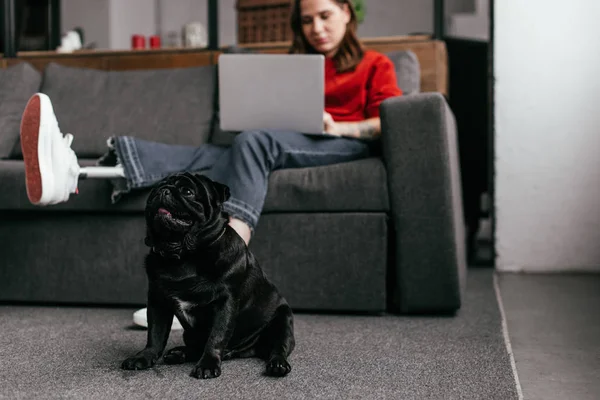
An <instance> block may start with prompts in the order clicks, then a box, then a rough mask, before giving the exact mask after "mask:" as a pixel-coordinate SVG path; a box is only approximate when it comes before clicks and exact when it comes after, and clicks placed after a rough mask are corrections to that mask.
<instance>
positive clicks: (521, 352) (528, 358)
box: [496, 274, 600, 400]
mask: <svg viewBox="0 0 600 400" xmlns="http://www.w3.org/2000/svg"><path fill="white" fill-rule="evenodd" d="M496 284H497V291H498V293H499V297H500V299H501V304H502V308H503V312H504V315H505V319H506V326H507V331H508V338H509V340H510V345H511V347H512V351H513V355H514V360H515V366H516V370H517V375H518V380H519V382H520V386H521V391H522V395H523V398H524V399H526V400H538V399H540V400H541V399H543V400H553V399H557V400H558V399H560V400H564V399H569V400H588V399H589V400H598V399H600V274H599V275H585V274H582V275H523V274H499V275H497V277H496Z"/></svg>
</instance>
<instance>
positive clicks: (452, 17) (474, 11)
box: [446, 0, 490, 41]
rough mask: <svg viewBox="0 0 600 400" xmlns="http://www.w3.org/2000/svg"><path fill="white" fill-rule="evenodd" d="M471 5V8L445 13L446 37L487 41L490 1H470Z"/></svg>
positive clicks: (488, 35)
mask: <svg viewBox="0 0 600 400" xmlns="http://www.w3.org/2000/svg"><path fill="white" fill-rule="evenodd" d="M471 5H472V8H471V7H469V8H465V9H463V10H460V11H458V10H457V11H454V12H447V13H446V35H447V36H451V37H457V38H465V39H467V38H468V39H477V40H482V41H488V40H489V39H490V0H472V2H471ZM446 8H447V7H446Z"/></svg>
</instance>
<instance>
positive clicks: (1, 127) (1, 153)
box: [0, 62, 42, 158]
mask: <svg viewBox="0 0 600 400" xmlns="http://www.w3.org/2000/svg"><path fill="white" fill-rule="evenodd" d="M41 83H42V75H41V74H40V73H39V72H38V71H37V70H36V69H35V68H33V67H32V66H31V64H29V63H26V62H21V63H18V64H16V65H13V66H11V67H8V68H6V69H0V158H8V157H10V156H11V154H12V153H13V149H14V148H15V147H16V146H17V145H18V147H19V151H20V145H19V129H20V126H21V115H22V114H23V109H24V108H25V106H26V105H27V101H28V100H29V98H30V97H31V95H33V94H34V93H36V92H37V91H38V90H39V89H40V84H41Z"/></svg>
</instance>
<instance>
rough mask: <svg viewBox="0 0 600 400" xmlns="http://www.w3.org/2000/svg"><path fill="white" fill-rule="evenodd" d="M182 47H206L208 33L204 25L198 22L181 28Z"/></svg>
mask: <svg viewBox="0 0 600 400" xmlns="http://www.w3.org/2000/svg"><path fill="white" fill-rule="evenodd" d="M182 37H183V45H184V47H200V48H203V47H206V46H208V33H207V31H206V27H205V26H204V24H202V23H200V22H190V23H189V24H185V25H184V26H183V32H182Z"/></svg>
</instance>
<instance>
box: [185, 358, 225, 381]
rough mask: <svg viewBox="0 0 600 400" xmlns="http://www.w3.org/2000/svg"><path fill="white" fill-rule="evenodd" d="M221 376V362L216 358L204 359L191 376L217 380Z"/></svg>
mask: <svg viewBox="0 0 600 400" xmlns="http://www.w3.org/2000/svg"><path fill="white" fill-rule="evenodd" d="M220 375H221V360H220V359H218V358H216V357H202V359H201V360H200V361H199V362H198V364H196V366H195V367H194V369H193V370H192V372H191V373H190V376H193V377H194V378H198V379H210V378H217V377H219V376H220Z"/></svg>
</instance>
